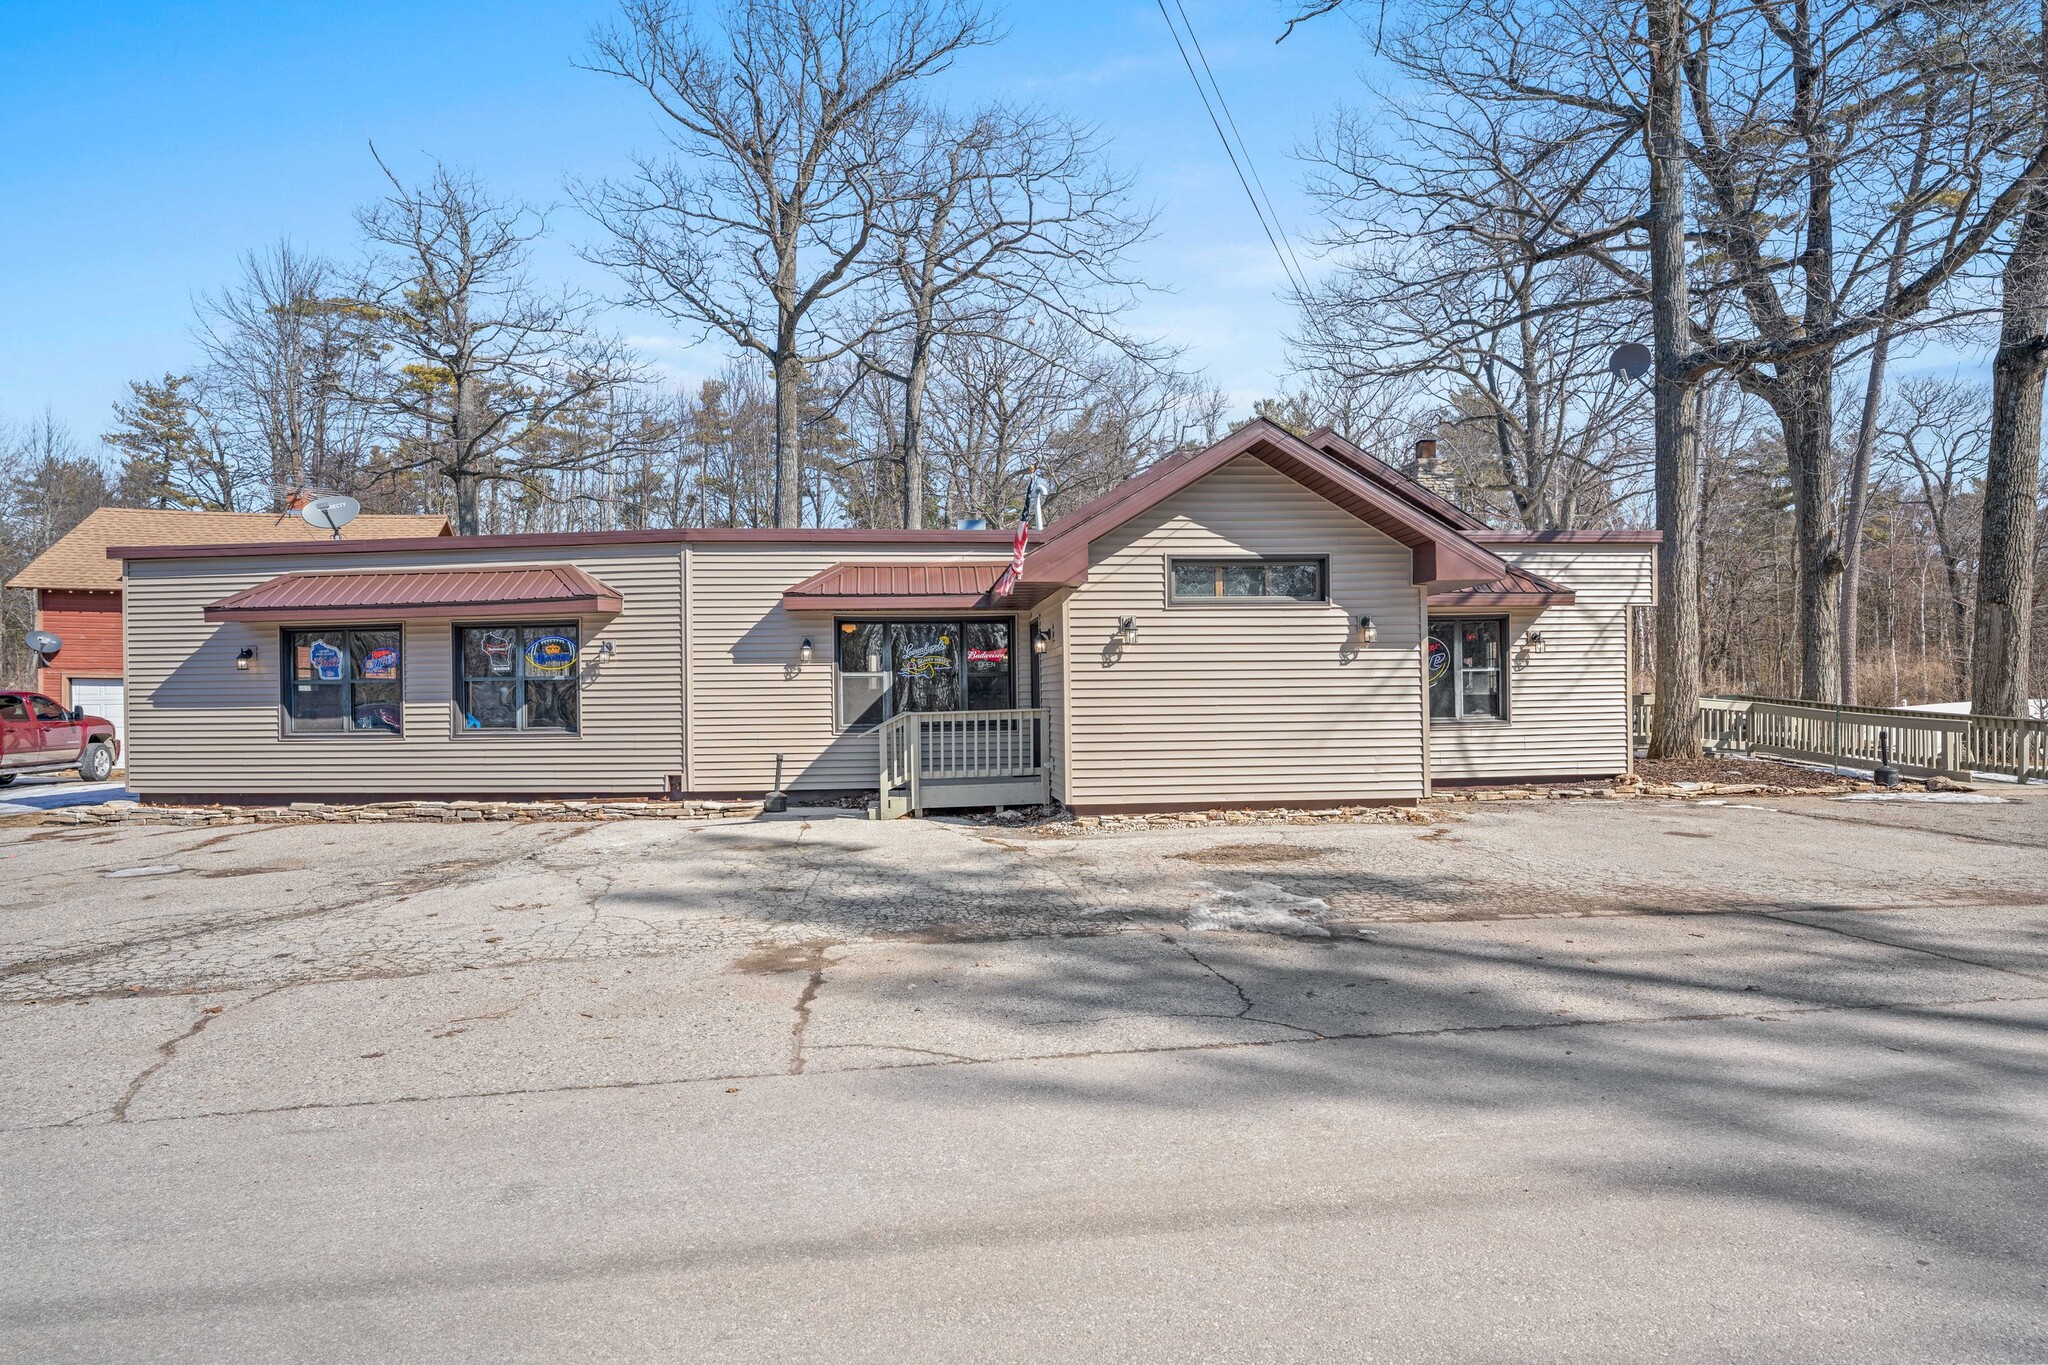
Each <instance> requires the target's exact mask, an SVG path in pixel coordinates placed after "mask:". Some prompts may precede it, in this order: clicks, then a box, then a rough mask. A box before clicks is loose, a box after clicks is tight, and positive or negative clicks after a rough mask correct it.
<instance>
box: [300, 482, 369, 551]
mask: <svg viewBox="0 0 2048 1365" xmlns="http://www.w3.org/2000/svg"><path fill="white" fill-rule="evenodd" d="M362 510H363V505H362V504H361V503H359V502H357V501H356V500H355V499H354V498H352V497H350V496H349V495H348V494H346V493H328V494H325V495H324V496H321V497H317V498H315V499H313V500H312V501H311V502H309V503H307V504H306V505H305V506H304V507H301V508H300V509H299V515H300V516H302V517H304V518H305V519H306V524H307V525H308V526H317V527H319V528H320V529H321V530H323V531H326V532H328V533H329V535H330V537H331V538H332V539H335V540H340V539H341V528H342V527H344V526H346V525H348V524H349V523H350V522H352V521H354V520H355V519H356V513H358V512H360V511H362Z"/></svg>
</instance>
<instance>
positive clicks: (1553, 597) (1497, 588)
mask: <svg viewBox="0 0 2048 1365" xmlns="http://www.w3.org/2000/svg"><path fill="white" fill-rule="evenodd" d="M1578 600H1579V595H1578V594H1577V593H1575V592H1573V591H1572V590H1571V589H1570V588H1567V587H1566V586H1564V584H1562V583H1553V582H1552V581H1551V580H1549V579H1547V578H1545V577H1543V575H1541V574H1533V573H1530V572H1529V571H1528V570H1527V569H1521V568H1516V567H1514V566H1512V565H1510V566H1509V568H1508V571H1507V572H1506V573H1505V574H1503V575H1502V576H1501V577H1499V578H1496V579H1494V580H1493V582H1491V583H1481V584H1479V585H1477V586H1476V587H1470V588H1452V589H1450V590H1449V591H1447V592H1433V593H1431V594H1430V595H1429V605H1431V606H1432V607H1532V608H1542V607H1568V606H1570V605H1572V603H1574V602H1576V601H1578Z"/></svg>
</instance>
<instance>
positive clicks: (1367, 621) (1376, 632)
mask: <svg viewBox="0 0 2048 1365" xmlns="http://www.w3.org/2000/svg"><path fill="white" fill-rule="evenodd" d="M1379 638H1380V628H1379V627H1378V626H1376V625H1374V624H1373V623H1372V618H1371V617H1370V616H1361V617H1359V618H1358V643H1360V644H1362V645H1369V644H1371V643H1372V642H1373V641H1375V640H1377V639H1379Z"/></svg>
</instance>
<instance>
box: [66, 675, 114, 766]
mask: <svg viewBox="0 0 2048 1365" xmlns="http://www.w3.org/2000/svg"><path fill="white" fill-rule="evenodd" d="M71 704H72V705H73V706H76V707H78V708H79V709H80V710H82V711H84V712H85V714H87V715H88V716H98V717H100V718H101V719H103V720H106V721H108V722H110V723H112V725H113V727H114V738H115V739H117V740H119V741H120V742H121V756H122V758H123V759H124V760H125V759H126V758H127V756H128V697H127V690H126V689H125V688H123V687H122V685H121V680H120V679H119V678H73V679H72V680H71Z"/></svg>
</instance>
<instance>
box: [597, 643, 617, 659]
mask: <svg viewBox="0 0 2048 1365" xmlns="http://www.w3.org/2000/svg"><path fill="white" fill-rule="evenodd" d="M615 648H617V646H616V645H614V644H613V643H612V642H611V641H610V640H599V641H598V642H597V652H598V653H599V654H601V655H603V656H604V657H605V658H610V657H611V653H612V650H614V649H615Z"/></svg>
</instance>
